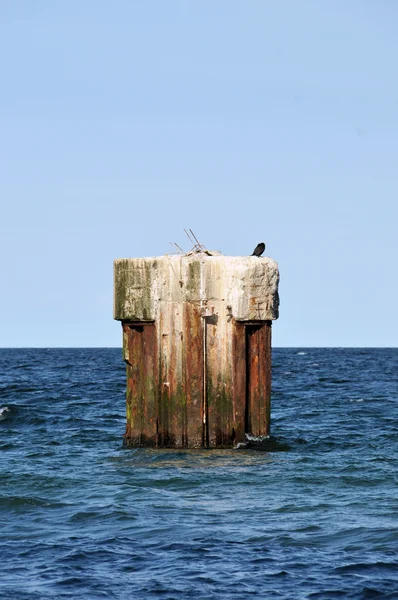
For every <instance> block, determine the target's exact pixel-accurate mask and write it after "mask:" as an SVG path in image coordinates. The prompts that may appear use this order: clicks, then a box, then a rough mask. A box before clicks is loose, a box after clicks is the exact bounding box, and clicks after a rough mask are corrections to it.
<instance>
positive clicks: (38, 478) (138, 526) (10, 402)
mask: <svg viewBox="0 0 398 600" xmlns="http://www.w3.org/2000/svg"><path fill="white" fill-rule="evenodd" d="M124 428H125V366H124V363H123V360H122V353H121V349H118V348H95V349H91V348H78V349H76V348H75V349H66V348H65V349H60V348H48V349H45V348H42V349H33V348H32V349H1V350H0V598H1V599H5V600H22V599H27V600H28V599H29V600H39V599H40V600H41V599H49V598H51V599H52V598H57V599H62V598H68V599H74V600H80V599H85V600H91V599H93V600H94V599H98V600H99V599H103V598H109V599H111V598H112V599H113V598H114V599H120V600H121V599H123V600H124V599H126V600H127V599H129V600H131V599H135V598H137V599H138V598H139V599H140V600H146V599H148V600H149V599H155V598H159V599H162V600H174V599H182V598H184V599H185V598H195V599H203V600H210V599H214V600H224V599H225V600H230V599H235V598H236V599H239V600H245V599H246V598H247V599H251V598H261V599H267V600H268V599H270V600H271V599H289V600H291V599H292V600H300V599H312V600H320V599H324V600H329V599H330V600H332V599H335V598H343V599H362V598H398V478H397V466H398V463H397V459H398V451H397V448H398V444H397V442H398V349H387V348H385V349H370V348H363V349H361V348H356V349H348V348H275V349H274V350H273V390H272V444H269V445H268V447H265V448H264V447H258V448H240V449H231V450H200V451H199V450H192V451H185V450H176V451H174V450H173V451H172V450H164V449H163V450H160V449H159V450H156V449H123V448H122V436H123V433H124Z"/></svg>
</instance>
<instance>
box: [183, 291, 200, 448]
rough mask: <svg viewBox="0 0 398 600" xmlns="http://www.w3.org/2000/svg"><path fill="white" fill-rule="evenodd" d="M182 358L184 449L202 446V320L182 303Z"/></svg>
mask: <svg viewBox="0 0 398 600" xmlns="http://www.w3.org/2000/svg"><path fill="white" fill-rule="evenodd" d="M183 336H184V337H183V345H184V346H183V347H184V351H183V356H184V367H185V397H186V440H185V441H186V446H187V447H188V448H201V447H204V446H205V422H204V414H203V410H204V385H203V378H204V370H203V369H204V365H203V361H204V352H203V319H202V317H201V313H200V310H199V308H198V307H197V306H195V305H194V304H192V303H190V302H186V303H185V304H184V327H183Z"/></svg>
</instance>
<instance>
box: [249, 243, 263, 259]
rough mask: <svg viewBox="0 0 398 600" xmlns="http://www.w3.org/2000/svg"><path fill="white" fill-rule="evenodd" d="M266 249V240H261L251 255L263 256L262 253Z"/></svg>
mask: <svg viewBox="0 0 398 600" xmlns="http://www.w3.org/2000/svg"><path fill="white" fill-rule="evenodd" d="M264 250H265V244H264V242H260V243H259V244H257V246H256V247H255V248H254V252H253V254H252V255H251V256H261V255H262V253H263V252H264Z"/></svg>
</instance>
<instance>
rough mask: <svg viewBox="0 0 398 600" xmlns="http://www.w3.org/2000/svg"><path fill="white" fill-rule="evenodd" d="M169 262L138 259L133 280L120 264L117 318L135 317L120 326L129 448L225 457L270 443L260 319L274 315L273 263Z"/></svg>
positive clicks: (265, 333) (267, 347)
mask: <svg viewBox="0 0 398 600" xmlns="http://www.w3.org/2000/svg"><path fill="white" fill-rule="evenodd" d="M169 258H170V257H161V258H160V259H136V260H137V261H138V262H137V272H136V273H134V272H131V263H130V262H129V260H124V261H119V266H118V269H119V276H118V277H119V279H118V286H117V288H115V289H116V293H117V294H118V295H119V296H120V297H119V300H118V302H116V306H117V314H118V315H119V314H126V311H127V313H128V312H129V311H130V313H131V314H133V315H134V319H133V320H130V319H122V322H123V349H124V359H125V362H126V364H127V427H126V434H125V436H124V443H125V445H126V446H131V447H136V446H157V447H169V448H202V447H205V448H206V447H208V448H228V447H232V446H234V445H236V444H238V443H239V442H243V441H244V440H245V434H250V435H254V436H265V435H268V434H269V429H270V400H271V320H269V319H264V318H260V319H258V318H256V317H257V316H258V315H260V316H262V317H264V316H266V315H272V314H274V313H273V312H272V310H275V307H276V308H277V304H278V298H277V297H276V296H277V283H275V281H276V279H275V278H277V275H275V270H273V269H274V266H273V265H274V264H275V263H273V261H271V259H266V260H265V263H264V264H261V260H262V259H258V258H257V257H249V258H243V259H242V260H241V261H239V260H238V258H237V257H208V258H206V259H203V258H200V259H198V258H192V257H191V258H187V260H184V258H181V257H179V258H178V260H175V258H176V257H174V258H173V260H169ZM213 259H216V260H213ZM229 259H231V260H229ZM134 260H135V259H134ZM267 261H268V262H267ZM270 261H271V262H270ZM231 265H232V266H231ZM133 271H134V269H133ZM121 273H122V274H123V276H122V275H121ZM276 273H277V272H276ZM267 278H268V279H267ZM272 278H273V279H272ZM268 280H270V281H271V283H270V285H271V284H272V285H271V290H268V288H267V285H268V283H267V282H268ZM123 286H127V287H129V286H130V287H129V289H128V290H125V291H124V292H123V291H122V288H123ZM148 286H150V289H148ZM272 286H273V287H272ZM141 287H143V288H145V289H142V290H141ZM242 290H243V291H245V290H246V291H247V297H243V296H242ZM267 290H268V291H267ZM141 291H142V294H141ZM245 293H246V292H245ZM261 294H263V296H261ZM123 303H124V304H123ZM272 307H274V308H272ZM123 311H124V312H123ZM137 315H139V317H137ZM249 317H250V318H249ZM118 318H120V317H118Z"/></svg>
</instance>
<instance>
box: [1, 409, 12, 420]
mask: <svg viewBox="0 0 398 600" xmlns="http://www.w3.org/2000/svg"><path fill="white" fill-rule="evenodd" d="M9 412H11V411H10V409H9V408H8V406H3V407H1V408H0V419H5V418H6V416H7V413H9Z"/></svg>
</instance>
